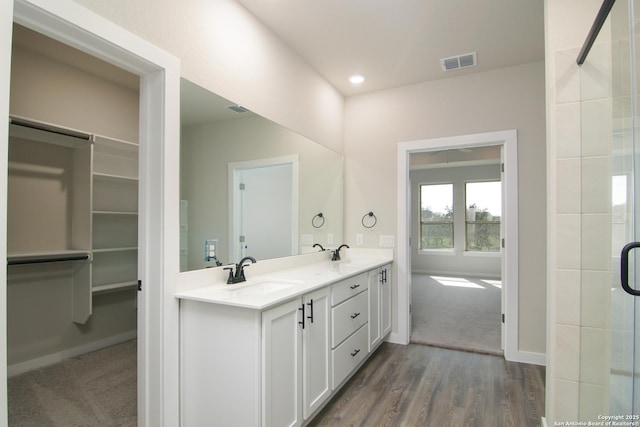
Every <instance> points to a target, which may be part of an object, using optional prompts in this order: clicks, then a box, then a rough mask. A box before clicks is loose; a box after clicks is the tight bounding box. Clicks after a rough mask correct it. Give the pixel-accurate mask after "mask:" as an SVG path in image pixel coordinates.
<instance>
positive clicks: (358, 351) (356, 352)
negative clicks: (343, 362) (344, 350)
mask: <svg viewBox="0 0 640 427" xmlns="http://www.w3.org/2000/svg"><path fill="white" fill-rule="evenodd" d="M358 353H360V349H357V350H355V351H354V352H353V353H351V357H356V354H358Z"/></svg>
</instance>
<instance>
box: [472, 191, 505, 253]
mask: <svg viewBox="0 0 640 427" xmlns="http://www.w3.org/2000/svg"><path fill="white" fill-rule="evenodd" d="M465 199H466V250H467V251H480V252H499V251H500V215H501V213H502V185H501V183H500V181H484V182H467V183H466V188H465Z"/></svg>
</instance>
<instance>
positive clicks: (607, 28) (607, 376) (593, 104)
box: [579, 0, 640, 421]
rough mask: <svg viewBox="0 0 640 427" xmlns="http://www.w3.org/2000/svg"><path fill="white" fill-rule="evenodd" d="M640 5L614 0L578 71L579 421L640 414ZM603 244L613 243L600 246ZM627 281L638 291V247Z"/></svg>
mask: <svg viewBox="0 0 640 427" xmlns="http://www.w3.org/2000/svg"><path fill="white" fill-rule="evenodd" d="M639 1H640V0H638V1H636V0H617V1H616V2H615V4H614V6H613V8H612V10H611V13H610V14H609V17H608V19H607V21H606V22H605V24H604V26H603V28H602V30H601V32H600V35H599V36H598V39H597V40H596V42H595V43H594V45H593V48H592V50H591V52H590V53H589V56H588V57H587V60H586V61H585V63H584V64H583V66H582V68H581V70H580V84H581V105H580V110H581V132H582V136H581V147H580V148H581V155H580V161H581V171H582V174H581V187H582V194H581V213H582V224H581V226H582V247H581V274H582V280H581V283H582V285H581V296H580V297H581V319H580V321H581V328H580V331H581V332H580V369H579V372H580V373H579V386H580V389H579V390H580V400H579V401H580V405H579V414H580V418H581V420H584V421H586V420H593V421H597V420H598V416H599V415H605V414H609V415H623V416H633V415H637V414H639V413H640V412H639V410H640V404H639V395H640V383H639V382H638V378H637V377H638V373H639V372H640V371H639V368H640V363H639V362H638V360H637V359H638V356H637V348H636V347H637V346H638V345H639V344H640V334H639V333H638V331H639V330H640V328H639V327H638V325H640V314H639V311H640V310H639V307H638V304H639V302H640V300H639V299H638V298H636V297H633V296H631V295H629V294H628V293H626V292H625V291H624V290H623V289H622V288H621V285H620V272H621V270H620V260H621V256H620V254H621V251H622V248H623V247H624V245H626V244H627V243H629V242H636V241H640V228H638V226H637V218H638V213H639V212H638V209H639V208H640V205H639V203H638V202H639V201H640V200H639V199H638V195H639V193H638V192H639V191H640V169H638V167H639V166H640V158H639V157H638V156H639V154H640V146H638V144H639V142H638V128H637V126H638V98H637V95H638V81H639V79H638V70H637V66H636V63H635V58H636V56H637V52H636V47H635V45H636V37H637V34H635V33H634V28H635V25H634V24H635V23H636V22H637V18H636V16H635V12H634V9H635V8H637V7H640V3H639ZM604 242H610V243H606V244H603V243H604ZM628 259H629V268H628V272H629V282H630V285H631V287H633V288H636V289H640V249H636V250H632V251H630V256H629V258H628Z"/></svg>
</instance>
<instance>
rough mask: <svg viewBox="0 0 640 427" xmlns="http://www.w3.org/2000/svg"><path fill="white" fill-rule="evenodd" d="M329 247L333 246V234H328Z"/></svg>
mask: <svg viewBox="0 0 640 427" xmlns="http://www.w3.org/2000/svg"><path fill="white" fill-rule="evenodd" d="M327 245H333V233H327Z"/></svg>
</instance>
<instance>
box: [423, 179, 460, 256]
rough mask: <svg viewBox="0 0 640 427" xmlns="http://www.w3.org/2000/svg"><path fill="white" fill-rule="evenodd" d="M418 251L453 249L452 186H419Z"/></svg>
mask: <svg viewBox="0 0 640 427" xmlns="http://www.w3.org/2000/svg"><path fill="white" fill-rule="evenodd" d="M420 249H453V184H424V185H421V186H420Z"/></svg>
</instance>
